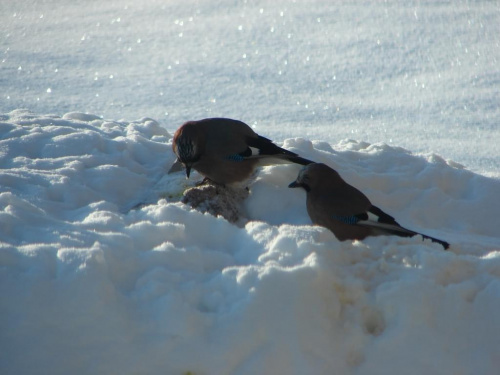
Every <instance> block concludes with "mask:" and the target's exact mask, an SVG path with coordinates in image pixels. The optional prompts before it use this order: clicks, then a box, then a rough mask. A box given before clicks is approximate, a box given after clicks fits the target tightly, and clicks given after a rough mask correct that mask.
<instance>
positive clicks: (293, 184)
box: [288, 181, 301, 188]
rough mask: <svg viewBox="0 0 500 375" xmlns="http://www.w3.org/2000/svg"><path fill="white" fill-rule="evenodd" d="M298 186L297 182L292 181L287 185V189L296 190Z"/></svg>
mask: <svg viewBox="0 0 500 375" xmlns="http://www.w3.org/2000/svg"><path fill="white" fill-rule="evenodd" d="M300 186H301V185H300V184H299V183H298V182H297V181H294V182H292V183H291V184H290V185H288V187H289V188H298V187H300Z"/></svg>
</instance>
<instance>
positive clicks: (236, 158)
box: [225, 154, 245, 161]
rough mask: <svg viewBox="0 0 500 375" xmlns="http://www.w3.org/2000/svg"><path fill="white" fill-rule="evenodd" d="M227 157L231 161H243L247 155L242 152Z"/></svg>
mask: <svg viewBox="0 0 500 375" xmlns="http://www.w3.org/2000/svg"><path fill="white" fill-rule="evenodd" d="M225 159H227V160H230V161H243V160H245V157H244V156H242V155H240V154H233V155H227V156H226V157H225Z"/></svg>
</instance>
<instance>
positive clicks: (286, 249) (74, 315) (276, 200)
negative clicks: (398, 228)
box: [0, 110, 500, 374]
mask: <svg viewBox="0 0 500 375" xmlns="http://www.w3.org/2000/svg"><path fill="white" fill-rule="evenodd" d="M1 120H2V122H1V123H0V134H1V141H0V149H1V150H2V157H1V159H0V161H1V168H2V169H1V173H0V184H1V186H2V192H1V193H0V221H1V223H2V226H1V228H0V238H1V239H2V243H1V249H0V295H1V309H0V324H1V327H0V352H1V353H2V356H1V359H0V372H1V373H2V374H68V373H78V374H84V373H88V374H110V373H120V374H139V373H141V374H142V373H144V374H160V373H161V374H187V373H190V374H332V373H335V374H351V373H352V374H382V373H383V374H387V373H401V374H403V373H404V374H422V373H429V374H430V373H434V374H494V373H496V372H497V370H498V368H499V366H500V355H499V353H500V352H499V350H500V325H498V324H496V322H497V321H498V311H500V237H499V235H498V219H497V214H498V212H499V210H500V201H499V200H498V196H499V194H500V181H498V180H497V179H492V178H488V177H485V176H481V175H478V174H474V173H472V172H470V171H467V170H465V169H463V168H462V167H460V166H457V165H456V164H453V163H451V164H450V163H448V162H446V161H445V160H443V159H442V158H440V157H439V156H436V155H427V156H419V155H412V154H411V153H409V152H408V151H406V150H404V149H402V148H393V147H390V146H387V145H383V144H379V145H369V144H367V143H362V142H355V141H345V142H340V143H338V144H336V145H334V146H333V147H332V146H331V145H330V144H328V143H326V142H318V141H315V142H311V141H307V140H304V139H301V138H296V139H288V140H286V141H285V143H284V146H285V147H287V148H289V149H291V150H293V151H296V152H299V153H300V154H301V155H303V156H305V157H307V158H310V159H313V160H316V161H321V162H325V163H327V164H329V165H331V166H332V167H334V168H336V169H337V170H339V172H340V173H341V174H342V175H343V176H344V177H345V178H346V179H347V180H348V181H349V182H351V183H352V184H354V185H355V186H357V187H358V188H360V189H361V190H363V191H364V192H365V193H366V194H367V195H368V196H369V197H370V199H371V200H372V201H373V202H374V203H375V204H377V205H378V206H380V207H383V209H384V210H386V211H387V212H388V213H390V214H392V215H394V216H396V217H397V219H398V220H399V221H400V222H401V224H402V225H404V226H407V227H410V228H412V229H415V230H419V231H422V232H425V233H427V234H429V235H433V236H436V237H439V238H443V239H444V240H447V241H449V242H450V243H451V249H450V251H447V252H446V251H443V249H442V247H441V246H440V245H437V244H433V243H431V242H428V241H426V242H422V240H421V238H419V237H415V238H411V239H407V238H399V237H394V236H389V237H378V238H369V239H367V240H365V241H362V242H359V241H354V242H350V241H348V242H339V241H337V240H336V239H335V238H334V236H333V235H332V234H331V233H330V232H329V231H328V230H327V229H323V228H319V227H314V226H311V225H310V221H309V218H308V216H307V213H306V210H305V194H304V192H302V191H299V190H297V189H287V188H286V186H287V184H288V183H289V182H291V181H292V180H294V179H295V177H296V175H297V172H298V170H299V168H300V167H299V166H296V165H281V166H273V167H266V168H264V169H262V170H261V171H260V173H259V174H258V175H257V176H256V178H255V180H254V181H253V182H252V184H251V186H250V189H251V192H250V196H249V198H247V199H246V200H245V201H244V207H243V211H244V212H245V216H246V217H247V219H248V220H246V221H244V222H242V224H241V225H239V226H237V225H233V224H230V223H229V222H228V221H226V220H224V219H222V218H221V217H218V218H216V217H214V216H211V215H210V214H202V213H200V212H198V211H196V210H193V209H191V208H189V207H188V206H187V205H184V204H182V203H180V202H178V201H179V199H180V196H181V194H182V191H183V190H184V188H185V187H186V186H187V185H188V184H189V186H192V185H193V184H194V182H195V181H196V178H195V179H193V180H190V181H187V180H186V179H185V177H184V175H183V173H177V174H175V175H167V174H166V173H165V172H166V171H167V170H168V168H169V167H170V165H171V164H172V162H173V161H174V155H173V153H172V151H171V136H170V135H169V134H168V133H167V131H166V130H165V129H164V128H163V127H161V126H160V125H159V124H158V123H157V122H156V121H154V120H151V119H148V118H144V119H141V120H138V121H135V122H117V121H106V120H102V119H100V118H99V117H97V116H93V115H86V114H82V113H75V112H73V113H68V114H66V115H64V116H63V117H62V118H60V117H56V116H40V115H35V114H33V113H30V112H27V111H22V110H18V111H13V112H11V113H9V114H6V115H3V116H2V118H1ZM194 175H195V177H196V176H197V174H196V173H195V174H194ZM197 177H198V179H200V178H201V177H200V176H199V175H198V176H197ZM148 203H150V204H148Z"/></svg>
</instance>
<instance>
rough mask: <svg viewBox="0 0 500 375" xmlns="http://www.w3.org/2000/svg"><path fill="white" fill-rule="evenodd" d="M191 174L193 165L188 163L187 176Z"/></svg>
mask: <svg viewBox="0 0 500 375" xmlns="http://www.w3.org/2000/svg"><path fill="white" fill-rule="evenodd" d="M190 174H191V166H190V165H186V176H187V178H189V175H190Z"/></svg>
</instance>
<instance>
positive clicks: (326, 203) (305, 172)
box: [289, 163, 449, 249]
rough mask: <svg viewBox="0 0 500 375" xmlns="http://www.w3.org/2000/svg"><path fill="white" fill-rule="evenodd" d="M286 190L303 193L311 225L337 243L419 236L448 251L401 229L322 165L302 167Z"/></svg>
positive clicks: (333, 171)
mask: <svg viewBox="0 0 500 375" xmlns="http://www.w3.org/2000/svg"><path fill="white" fill-rule="evenodd" d="M289 187H290V188H297V187H301V188H303V189H304V190H305V191H306V193H307V198H306V206H307V212H308V214H309V217H310V218H311V221H312V222H313V223H314V224H317V225H320V226H323V227H326V228H328V229H329V230H331V231H332V232H333V234H334V235H335V237H337V238H338V239H339V240H340V241H345V240H353V239H357V240H362V239H364V238H365V237H367V236H378V235H397V236H401V237H412V236H415V235H418V234H420V235H421V236H422V237H423V238H426V239H429V240H431V241H433V242H436V243H439V244H441V245H442V246H443V247H444V248H445V249H447V248H448V247H449V244H448V243H447V242H445V241H442V240H438V239H437V238H433V237H430V236H426V235H423V234H421V233H417V232H414V231H412V230H409V229H406V228H403V227H402V226H401V225H399V224H398V223H397V222H396V220H394V218H393V217H392V216H390V215H388V214H386V213H385V212H383V211H382V210H381V209H380V208H378V207H376V206H374V205H373V204H371V202H370V200H369V199H368V198H367V197H366V195H364V194H363V193H362V192H361V191H359V190H358V189H356V188H355V187H354V186H351V185H349V184H348V183H347V182H345V181H344V180H343V179H342V177H340V175H339V174H338V173H337V172H336V171H335V170H333V169H332V168H330V167H328V166H327V165H325V164H320V163H314V164H309V165H306V166H305V167H304V168H302V170H301V171H300V173H299V175H298V177H297V179H296V180H295V181H294V182H292V183H291V184H290V185H289Z"/></svg>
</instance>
